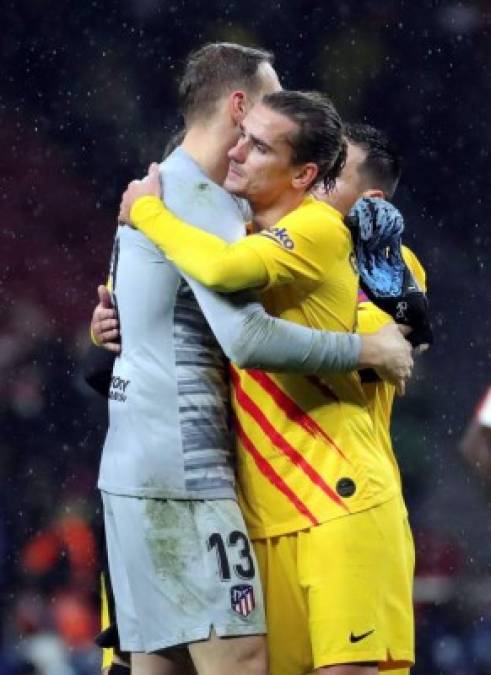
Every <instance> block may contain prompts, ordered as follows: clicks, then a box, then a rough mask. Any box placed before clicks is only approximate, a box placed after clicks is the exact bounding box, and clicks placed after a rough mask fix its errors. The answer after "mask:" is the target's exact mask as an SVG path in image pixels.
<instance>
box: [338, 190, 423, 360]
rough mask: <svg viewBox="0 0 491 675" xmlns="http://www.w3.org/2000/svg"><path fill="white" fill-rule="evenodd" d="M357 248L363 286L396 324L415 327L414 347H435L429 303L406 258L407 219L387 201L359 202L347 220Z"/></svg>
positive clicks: (411, 336) (371, 199) (412, 336)
mask: <svg viewBox="0 0 491 675" xmlns="http://www.w3.org/2000/svg"><path fill="white" fill-rule="evenodd" d="M346 224H347V225H348V227H349V228H350V230H351V234H352V236H353V241H354V245H355V252H356V259H357V263H358V269H359V272H360V286H361V288H362V289H363V290H364V291H365V293H366V294H367V296H368V298H369V299H370V300H371V301H372V302H373V303H374V304H375V305H377V306H378V307H380V309H382V310H383V311H384V312H386V313H387V314H390V316H392V318H393V319H394V321H396V323H401V324H404V325H407V326H411V328H412V329H413V330H412V332H411V333H410V335H409V336H408V340H409V341H410V342H411V344H412V345H413V347H418V346H420V345H423V344H426V345H430V344H432V343H433V332H432V329H431V326H430V322H429V316H428V300H427V298H426V295H425V294H424V293H423V292H422V291H421V289H420V288H419V287H418V284H417V283H416V281H415V279H414V277H413V275H412V274H411V271H410V270H409V268H408V267H407V265H406V263H405V262H404V259H403V257H402V251H401V243H402V239H401V237H402V233H403V231H404V219H403V217H402V215H401V213H400V212H399V211H398V210H397V209H396V208H395V206H393V205H392V204H390V203H389V202H386V201H385V200H384V199H377V198H373V197H367V198H363V199H359V200H358V201H357V202H356V204H355V205H354V207H353V208H352V209H351V211H350V213H349V214H348V216H347V218H346Z"/></svg>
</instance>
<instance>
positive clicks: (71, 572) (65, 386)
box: [0, 0, 491, 675]
mask: <svg viewBox="0 0 491 675" xmlns="http://www.w3.org/2000/svg"><path fill="white" fill-rule="evenodd" d="M58 4H59V7H58ZM4 5H5V12H4V21H5V22H6V25H7V27H8V30H6V31H5V34H4V36H3V39H2V62H3V65H4V73H5V77H3V78H2V83H1V85H0V86H1V91H0V111H1V112H0V115H1V124H0V140H1V144H2V148H3V149H4V152H3V153H2V156H1V158H0V163H1V164H2V171H1V175H0V188H1V190H0V197H1V204H2V235H3V237H2V246H1V247H0V306H1V313H0V428H1V429H2V434H1V437H0V444H1V453H0V467H1V472H2V474H1V476H2V490H1V491H0V509H1V518H0V553H1V555H0V588H1V596H0V616H1V618H2V631H1V633H0V675H20V674H23V675H24V674H25V675H27V674H28V673H29V674H32V675H89V674H92V673H95V672H97V670H98V658H99V657H98V652H97V650H96V649H95V648H94V647H93V644H92V637H93V635H94V634H95V633H96V632H97V628H98V611H99V610H98V576H97V570H98V566H99V553H98V551H99V541H98V540H99V527H100V508H99V497H98V494H97V491H96V489H95V484H96V477H97V469H98V461H99V455H100V448H101V443H102V439H103V435H104V430H105V424H106V417H105V415H106V411H105V404H104V401H103V400H102V399H99V398H98V397H97V395H96V394H93V393H91V392H90V391H89V390H88V388H87V387H86V385H85V384H84V382H83V380H82V376H81V374H80V369H79V364H80V360H81V358H82V356H83V354H84V351H85V350H86V348H87V345H88V323H89V318H90V314H91V309H92V306H93V305H94V304H95V303H96V287H97V284H98V283H100V282H101V281H104V279H105V276H106V272H107V262H108V256H109V252H110V247H111V238H112V234H113V231H114V224H115V213H116V210H117V204H118V202H119V195H120V192H121V189H122V187H123V186H124V184H125V182H126V181H127V180H129V179H130V178H133V177H134V176H135V175H138V174H141V173H142V172H143V170H144V168H145V167H146V165H147V163H148V161H149V160H151V159H158V158H159V157H160V156H161V154H162V149H163V147H164V145H165V142H166V140H167V138H168V137H169V135H170V134H171V133H172V132H173V131H174V130H175V129H176V128H178V127H179V125H180V122H179V118H178V116H177V115H176V112H175V77H176V74H177V73H178V72H179V68H180V64H181V63H182V60H183V58H184V56H185V55H186V53H187V52H188V51H189V50H190V49H191V48H193V47H195V46H196V45H198V44H200V43H203V42H205V41H209V40H230V41H239V42H245V43H248V44H261V45H263V46H265V47H267V48H269V49H272V50H273V51H274V52H275V53H276V54H277V66H278V70H279V72H280V73H282V74H283V78H284V80H283V81H284V84H285V86H288V87H293V88H304V89H305V88H320V89H323V90H325V91H328V92H329V93H330V94H331V95H332V97H333V99H334V101H335V103H336V104H337V105H338V107H339V109H340V110H341V112H342V113H343V114H344V115H345V116H346V118H347V119H349V120H350V121H367V122H369V123H372V124H374V125H376V126H379V127H381V128H383V129H385V130H386V131H387V132H388V133H389V134H390V135H391V136H392V137H393V138H394V140H395V141H396V142H397V144H398V145H399V146H400V148H401V152H402V155H403V157H404V159H405V168H404V173H403V179H402V182H401V187H400V188H399V194H398V198H397V200H396V202H397V206H398V207H399V208H400V209H401V211H402V213H403V214H404V215H405V217H406V223H407V228H408V232H407V240H408V242H409V243H410V245H411V247H412V248H414V249H415V251H416V252H417V253H418V255H419V256H420V257H421V259H422V261H423V263H424V265H425V267H426V268H427V271H428V277H429V287H430V297H431V302H432V308H433V314H434V317H435V333H436V344H435V346H434V348H433V349H432V351H431V352H430V353H429V354H428V355H426V356H424V357H423V358H422V359H421V361H420V363H419V364H418V367H417V370H416V375H415V379H414V382H413V383H412V384H411V386H410V388H409V392H408V394H407V396H406V398H405V400H403V401H401V402H400V403H399V404H398V406H397V407H398V412H397V414H396V420H395V424H394V443H395V447H396V450H397V453H398V456H399V458H400V462H401V468H402V473H403V479H404V483H405V486H406V496H407V500H408V503H409V509H410V513H411V515H412V522H413V526H414V530H415V535H416V543H417V550H418V576H417V583H416V601H417V617H418V623H417V625H418V664H417V666H416V667H415V669H414V671H413V672H414V675H440V674H441V675H489V673H490V672H491V537H490V536H489V534H490V529H491V519H490V517H489V515H490V503H491V502H490V499H489V494H490V493H489V487H488V486H486V485H485V483H484V482H483V480H482V479H479V478H476V477H475V475H474V474H473V472H472V467H468V466H466V465H465V463H464V461H463V459H462V458H461V457H460V455H459V452H458V445H459V438H460V437H461V435H462V432H463V429H464V427H465V425H466V423H467V420H468V419H469V418H470V416H471V414H472V410H473V407H474V405H475V404H476V402H477V400H478V398H479V397H480V396H481V395H482V393H483V392H484V390H485V388H486V386H487V384H488V382H489V381H490V380H491V369H490V366H489V357H490V346H489V345H490V343H489V334H490V328H491V319H490V316H491V312H490V311H489V299H488V297H489V290H488V284H487V282H488V280H489V272H488V266H489V262H488V261H489V259H491V256H490V234H489V226H488V223H487V222H486V220H485V219H484V214H487V213H488V212H489V209H487V208H486V207H487V204H488V201H489V196H488V193H489V189H488V187H487V185H486V183H485V180H486V178H485V177H486V175H487V172H488V166H487V165H488V160H489V157H488V155H489V147H490V140H491V138H490V136H491V128H490V127H489V124H486V119H489V115H488V114H487V112H486V109H487V108H488V106H489V101H490V100H491V91H490V89H491V78H490V77H489V75H490V64H491V41H490V39H489V37H490V35H489V33H490V28H491V11H490V10H489V9H487V3H486V1H485V0H482V2H479V1H475V2H457V1H450V0H442V1H441V2H435V3H427V2H424V0H413V1H412V2H402V1H401V2H389V1H388V0H377V2H373V1H370V2H368V0H360V1H359V2H339V3H336V4H335V5H331V3H315V2H312V1H311V0H298V2H295V3H290V2H286V0H278V1H277V2H273V3H269V4H268V3H266V4H265V3H262V2H261V3H260V2H259V1H258V0H249V1H248V2H247V3H244V2H241V1H240V0H231V1H230V2H229V3H228V4H226V5H224V4H223V3H219V2H216V1H215V0H213V1H211V0H210V1H209V2H208V3H205V4H203V3H198V2H197V0H192V1H190V2H183V3H181V4H176V3H174V2H171V3H162V2H158V1H157V0H125V1H124V2H118V3H113V2H106V1H105V2H102V1H100V2H99V1H98V0H94V2H91V3H86V4H79V5H77V6H75V5H73V4H70V3H64V2H60V3H55V4H52V5H50V6H49V10H47V6H46V3H43V2H41V0H29V1H27V0H24V1H22V0H21V1H20V2H16V3H13V2H6V3H4ZM272 26H274V30H272V28H271V27H272Z"/></svg>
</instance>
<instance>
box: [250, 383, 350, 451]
mask: <svg viewBox="0 0 491 675" xmlns="http://www.w3.org/2000/svg"><path fill="white" fill-rule="evenodd" d="M247 372H248V373H249V375H250V376H251V377H252V379H253V380H256V382H257V383H258V384H260V385H261V387H262V388H263V389H264V390H265V391H266V392H267V393H268V394H269V395H270V396H271V398H272V399H273V401H274V402H275V403H276V405H277V406H278V407H279V408H281V410H282V411H283V412H284V413H285V415H286V416H287V417H288V419H290V420H292V422H295V423H296V424H298V425H300V426H301V427H302V429H305V431H306V432H307V433H309V434H310V435H311V436H316V435H317V434H320V435H321V436H322V438H323V439H324V440H325V441H327V443H329V445H331V446H332V447H333V448H334V449H335V450H336V452H338V453H339V454H340V455H341V457H342V458H343V459H346V460H347V457H346V456H345V454H344V452H343V451H342V450H341V448H339V447H338V446H337V445H336V443H335V442H334V440H333V439H332V438H331V437H330V436H329V435H328V434H326V432H325V431H324V429H322V427H321V426H319V424H318V423H317V422H316V421H315V420H314V419H313V418H312V417H311V416H310V415H308V414H307V413H306V412H305V410H302V408H301V407H300V406H299V405H298V404H297V403H296V402H295V401H294V400H293V399H292V398H290V397H289V396H288V395H287V394H285V392H284V391H283V390H282V389H280V387H279V386H278V385H277V384H276V382H275V381H274V380H272V379H271V378H270V377H269V375H266V373H265V372H263V371H262V370H248V371H247ZM347 461H348V460H347Z"/></svg>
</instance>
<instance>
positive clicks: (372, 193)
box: [362, 190, 385, 199]
mask: <svg viewBox="0 0 491 675" xmlns="http://www.w3.org/2000/svg"><path fill="white" fill-rule="evenodd" d="M362 196H363V197H376V198H378V199H385V192H384V191H383V190H365V192H364V193H363V195H362Z"/></svg>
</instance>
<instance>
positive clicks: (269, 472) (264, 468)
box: [234, 415, 319, 525]
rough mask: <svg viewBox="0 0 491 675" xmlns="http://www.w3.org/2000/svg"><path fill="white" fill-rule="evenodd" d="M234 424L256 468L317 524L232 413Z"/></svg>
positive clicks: (304, 514) (238, 436) (313, 523)
mask: <svg viewBox="0 0 491 675" xmlns="http://www.w3.org/2000/svg"><path fill="white" fill-rule="evenodd" d="M234 424H235V431H236V433H237V438H238V439H239V440H240V442H241V443H242V445H243V446H244V449H245V450H246V451H247V452H248V453H249V454H250V455H251V457H252V458H253V460H254V461H255V463H256V466H257V468H258V469H259V471H260V472H261V473H262V474H263V475H264V476H266V478H267V479H268V480H269V482H270V483H271V484H272V485H274V487H275V488H277V489H278V490H279V491H280V492H282V493H283V494H284V495H285V497H286V498H287V499H288V500H289V501H290V502H291V503H292V504H293V505H294V506H295V508H296V509H297V510H298V511H300V513H301V514H302V515H303V516H305V517H306V518H308V519H309V520H310V522H311V523H312V525H318V524H319V521H318V520H317V518H316V517H315V516H314V515H313V514H312V513H311V512H310V511H309V509H308V508H307V507H306V506H305V504H304V503H303V502H302V501H301V500H300V499H299V498H298V497H297V495H296V494H295V493H294V492H293V490H292V489H291V488H290V487H289V486H288V485H287V484H286V483H285V481H284V480H283V478H282V477H281V476H280V475H279V473H277V472H276V471H275V470H274V469H273V467H272V466H271V464H270V463H269V462H268V461H267V459H265V458H264V457H263V456H262V455H261V454H260V453H259V452H258V450H257V449H256V447H255V446H254V444H253V443H252V441H251V439H250V438H249V436H247V434H246V433H245V431H244V429H243V428H242V426H241V424H240V422H239V420H238V419H237V417H236V416H235V415H234Z"/></svg>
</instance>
